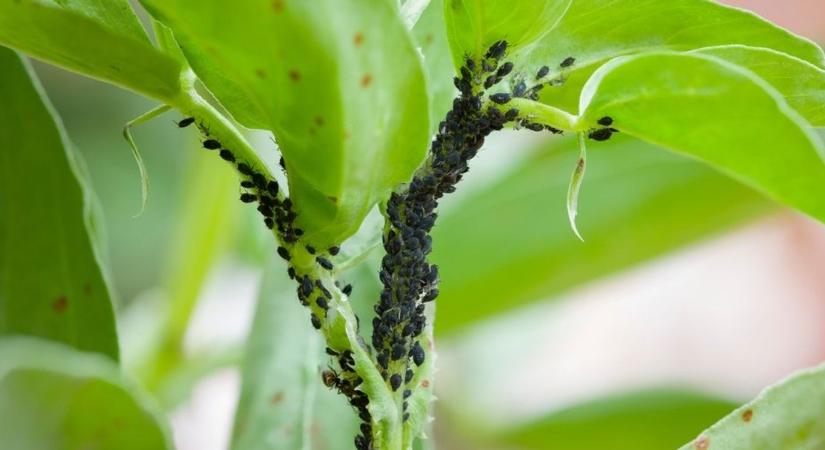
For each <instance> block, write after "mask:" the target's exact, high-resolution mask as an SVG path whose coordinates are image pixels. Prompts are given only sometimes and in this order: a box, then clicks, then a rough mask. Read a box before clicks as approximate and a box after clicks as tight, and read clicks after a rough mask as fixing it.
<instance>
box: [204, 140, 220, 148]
mask: <svg viewBox="0 0 825 450" xmlns="http://www.w3.org/2000/svg"><path fill="white" fill-rule="evenodd" d="M203 148H205V149H207V150H217V149H219V148H221V143H220V142H218V141H216V140H215V139H207V140H205V141H203Z"/></svg>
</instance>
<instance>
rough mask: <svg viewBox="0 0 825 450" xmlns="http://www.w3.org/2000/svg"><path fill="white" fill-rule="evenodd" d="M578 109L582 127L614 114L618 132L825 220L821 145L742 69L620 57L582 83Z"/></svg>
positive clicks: (659, 56) (710, 62)
mask: <svg viewBox="0 0 825 450" xmlns="http://www.w3.org/2000/svg"><path fill="white" fill-rule="evenodd" d="M580 108H581V111H583V112H582V118H581V120H582V121H583V123H586V124H593V125H594V126H595V124H596V122H597V121H598V120H599V118H601V117H604V116H609V117H612V118H613V121H614V122H613V125H612V126H613V127H615V128H617V129H619V130H621V131H622V132H624V133H627V134H629V135H631V136H635V137H637V138H640V139H644V140H647V141H650V142H655V143H657V144H660V145H662V146H664V147H667V148H670V149H673V150H676V151H679V152H682V153H685V154H688V155H690V156H692V157H695V158H698V159H701V160H704V161H706V162H708V163H710V164H711V165H713V166H715V167H717V168H719V169H721V170H722V171H724V172H726V173H728V174H731V175H732V176H734V177H736V178H737V179H740V180H742V181H744V182H745V183H747V184H749V185H751V186H753V187H755V188H757V189H759V190H761V191H763V192H765V193H766V194H768V195H769V196H771V197H773V198H775V199H777V200H779V201H781V202H783V203H785V204H788V205H790V206H793V207H795V208H797V209H799V210H801V211H803V212H805V213H807V214H809V215H811V216H813V217H815V218H817V219H819V220H825V198H823V196H822V195H821V192H823V191H825V163H823V159H822V154H823V148H822V143H821V142H820V140H819V139H818V137H816V135H815V134H814V133H813V132H812V131H811V130H810V128H809V127H808V124H807V123H805V121H804V120H803V119H801V118H800V117H799V114H797V113H796V112H795V111H793V110H792V109H791V108H790V107H789V106H788V105H787V104H786V103H785V101H784V100H783V99H782V98H781V96H780V94H779V93H777V92H776V91H775V90H774V89H773V88H772V87H771V86H770V85H768V84H767V83H766V82H765V81H763V80H761V79H759V78H758V77H756V76H754V75H753V74H752V73H751V72H749V71H747V70H744V69H742V68H740V67H738V66H735V65H733V64H730V63H727V62H724V61H722V60H720V59H717V58H713V57H709V56H703V55H698V54H679V53H651V54H644V55H638V56H632V57H621V58H617V59H615V60H613V61H611V62H610V63H608V64H606V65H604V66H602V67H601V68H600V69H599V70H598V71H597V72H596V74H594V76H593V78H591V80H590V81H589V82H588V84H587V85H585V88H584V91H583V93H582V100H581V107H580ZM697 119H698V120H697Z"/></svg>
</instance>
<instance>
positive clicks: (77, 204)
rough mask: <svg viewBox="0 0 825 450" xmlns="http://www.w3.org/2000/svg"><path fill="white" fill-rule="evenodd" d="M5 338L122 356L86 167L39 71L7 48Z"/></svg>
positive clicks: (1, 154)
mask: <svg viewBox="0 0 825 450" xmlns="http://www.w3.org/2000/svg"><path fill="white" fill-rule="evenodd" d="M0 98H2V99H3V105H2V108H0V148H2V150H0V335H6V334H26V335H34V336H40V337H44V338H48V339H53V340H56V341H61V342H65V343H67V344H69V345H72V346H74V347H76V348H78V349H80V350H83V351H94V352H99V353H103V354H105V355H107V356H109V357H111V358H113V359H115V360H116V359H118V341H117V334H116V331H115V317H114V312H113V311H112V303H111V300H110V298H109V290H108V287H107V285H106V281H105V280H104V277H103V274H102V273H101V268H100V266H99V263H98V258H97V253H96V249H95V243H94V242H93V240H92V239H91V238H90V235H89V231H90V230H91V229H93V228H94V224H93V223H92V221H91V217H90V214H89V208H90V201H91V196H92V194H91V191H89V190H88V188H87V187H86V186H85V184H84V180H83V178H82V176H81V172H80V171H79V169H80V167H79V165H80V164H81V161H80V160H79V159H78V156H77V155H76V154H75V153H74V151H73V150H72V148H71V145H70V144H69V142H68V139H67V137H66V134H65V132H64V131H63V129H62V125H61V124H60V122H59V119H58V118H57V116H56V114H54V112H53V110H52V108H51V105H50V104H49V103H48V100H47V99H46V97H45V95H44V94H43V91H42V88H41V87H40V85H39V84H38V82H37V81H36V80H35V79H34V77H33V73H32V72H31V69H30V68H29V67H28V66H26V65H25V64H24V63H23V61H22V60H21V59H20V57H19V56H17V55H16V54H15V53H14V52H13V51H11V50H8V49H5V48H0Z"/></svg>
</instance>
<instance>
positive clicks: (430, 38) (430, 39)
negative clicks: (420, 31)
mask: <svg viewBox="0 0 825 450" xmlns="http://www.w3.org/2000/svg"><path fill="white" fill-rule="evenodd" d="M433 39H435V36H433V34H432V33H429V34H428V35H426V36H424V42H426V43H427V44H432V43H433Z"/></svg>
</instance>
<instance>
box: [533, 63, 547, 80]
mask: <svg viewBox="0 0 825 450" xmlns="http://www.w3.org/2000/svg"><path fill="white" fill-rule="evenodd" d="M548 73H550V67H548V66H541V69H539V71H538V72H536V80H541V79H542V78H544V77H546V76H547V74H548Z"/></svg>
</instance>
